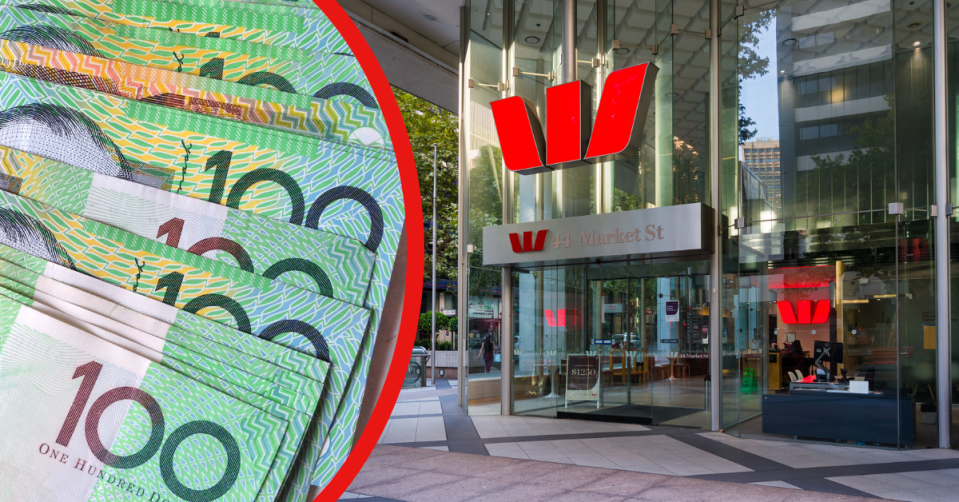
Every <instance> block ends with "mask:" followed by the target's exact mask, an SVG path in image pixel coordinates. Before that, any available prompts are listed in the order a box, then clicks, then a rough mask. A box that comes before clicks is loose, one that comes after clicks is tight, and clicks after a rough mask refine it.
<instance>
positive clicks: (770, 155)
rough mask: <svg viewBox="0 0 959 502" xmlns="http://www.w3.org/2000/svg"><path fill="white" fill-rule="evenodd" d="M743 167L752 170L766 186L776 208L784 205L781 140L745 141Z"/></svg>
mask: <svg viewBox="0 0 959 502" xmlns="http://www.w3.org/2000/svg"><path fill="white" fill-rule="evenodd" d="M740 149H741V151H742V161H743V169H744V170H747V171H751V172H752V173H753V174H755V175H756V177H757V178H759V180H761V181H762V183H763V184H764V185H765V186H766V197H767V200H768V201H769V203H770V204H772V205H773V207H775V208H777V209H778V208H781V207H782V177H781V175H782V171H781V170H780V163H779V141H774V140H759V141H750V142H747V143H743V145H742V146H741V147H740Z"/></svg>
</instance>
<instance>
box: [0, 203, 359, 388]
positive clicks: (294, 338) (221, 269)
mask: <svg viewBox="0 0 959 502" xmlns="http://www.w3.org/2000/svg"><path fill="white" fill-rule="evenodd" d="M0 242H2V243H3V244H5V245H8V246H10V247H14V248H16V249H19V250H21V251H24V252H27V253H30V254H33V255H34V256H37V257H40V258H44V259H46V260H47V261H50V262H53V263H58V264H60V265H63V266H66V267H67V268H73V269H76V270H78V271H82V272H85V273H87V274H90V275H93V276H95V277H99V278H101V279H103V280H106V281H107V282H110V283H113V284H115V285H119V286H121V287H124V288H126V289H130V290H132V291H134V292H137V291H138V290H139V291H140V292H142V293H141V294H144V295H146V296H154V297H162V298H163V301H164V303H167V304H168V305H173V306H176V307H179V308H182V309H183V310H187V311H192V312H194V313H199V312H201V311H204V310H206V309H213V312H219V311H220V310H222V311H224V312H225V315H227V316H229V318H228V319H226V320H225V321H224V324H231V323H232V324H233V325H235V326H237V327H238V328H239V329H241V330H242V331H245V332H251V333H258V334H259V336H260V337H262V338H267V339H272V340H274V341H278V342H279V343H280V344H281V345H285V346H288V347H290V348H292V349H295V350H299V351H301V352H304V353H309V354H315V355H316V357H319V358H322V359H325V360H327V361H329V362H330V364H331V366H332V367H333V368H334V371H332V372H331V373H330V374H329V376H328V377H327V382H326V383H327V386H326V389H325V393H324V399H325V400H331V401H333V402H339V400H340V397H341V396H342V389H343V387H345V385H346V382H345V380H346V378H347V377H348V376H349V375H348V374H346V375H342V377H339V375H338V373H337V371H336V368H339V367H343V368H352V366H353V363H354V360H355V358H356V354H357V353H358V351H359V345H360V342H361V340H362V336H363V333H364V331H365V329H366V326H367V324H368V320H369V313H368V311H366V310H365V309H362V308H359V307H355V306H351V305H349V304H346V303H343V302H337V301H335V300H331V299H328V298H324V297H321V296H318V295H314V294H312V293H309V292H306V291H303V290H298V289H296V288H293V287H291V286H288V285H285V284H282V283H277V282H271V281H268V280H266V279H262V278H259V277H257V276H253V275H252V274H248V273H246V272H243V271H241V270H239V269H235V268H233V267H229V266H225V265H222V264H220V263H217V262H213V261H210V260H206V259H204V258H201V257H197V256H194V255H191V254H189V253H186V252H184V251H181V250H178V249H175V248H171V247H169V246H165V245H163V244H159V243H157V242H154V241H150V240H148V239H144V238H142V237H139V236H136V235H133V234H130V233H127V232H124V231H122V230H119V229H116V228H113V227H109V226H107V225H103V224H102V223H98V222H95V221H91V220H88V219H86V218H83V217H80V216H76V215H74V214H71V213H67V212H65V211H61V210H58V209H55V208H53V207H50V206H46V205H44V204H41V203H39V202H36V201H32V200H29V199H25V198H22V197H18V196H16V195H13V194H10V193H7V192H0ZM125 274H126V277H124V275H125ZM171 277H172V278H173V280H170V278H171ZM158 289H159V291H158ZM190 289H192V290H193V291H189V290H190ZM151 290H152V293H151V292H150V291H151ZM191 297H192V298H191ZM191 304H192V306H191ZM271 304H272V305H271ZM207 312H210V311H207ZM205 315H206V316H207V317H210V318H211V319H215V318H216V315H215V314H214V313H212V312H211V313H207V314H205ZM338 377H339V378H338ZM337 379H339V380H340V381H337Z"/></svg>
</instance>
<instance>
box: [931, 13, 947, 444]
mask: <svg viewBox="0 0 959 502" xmlns="http://www.w3.org/2000/svg"><path fill="white" fill-rule="evenodd" d="M932 45H933V68H934V71H935V81H934V91H935V105H934V106H935V148H936V153H935V158H936V205H937V206H938V209H937V211H936V215H935V217H936V342H937V343H936V362H937V364H936V366H937V371H936V394H937V398H936V402H937V403H938V405H939V447H940V448H949V447H950V446H951V438H950V428H951V426H952V392H951V389H952V375H951V364H952V361H951V357H952V349H951V340H950V336H949V331H950V330H949V328H950V322H951V321H950V311H949V309H950V302H949V296H950V295H949V216H948V215H946V207H947V206H948V204H949V157H948V155H949V151H948V148H949V142H948V137H949V136H948V117H947V116H946V113H947V112H946V109H947V108H946V107H947V106H948V105H949V101H948V98H947V96H946V69H947V67H946V0H933V44H932Z"/></svg>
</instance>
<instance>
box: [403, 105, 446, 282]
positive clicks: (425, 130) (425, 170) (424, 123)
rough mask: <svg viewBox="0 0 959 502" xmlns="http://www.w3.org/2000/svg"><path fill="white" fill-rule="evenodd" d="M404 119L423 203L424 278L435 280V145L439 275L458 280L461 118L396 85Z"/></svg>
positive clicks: (437, 275) (437, 273) (437, 265)
mask: <svg viewBox="0 0 959 502" xmlns="http://www.w3.org/2000/svg"><path fill="white" fill-rule="evenodd" d="M393 91H394V92H393V93H394V95H395V96H396V102H397V103H398V104H399V105H400V112H401V113H402V115H403V122H405V123H406V131H407V133H408V134H409V136H410V143H411V145H412V146H413V158H414V159H415V161H416V171H417V174H418V175H419V182H420V192H421V194H422V202H423V220H424V222H425V226H424V228H423V230H424V236H423V237H424V248H423V249H424V250H425V255H426V256H425V262H424V269H423V273H424V276H423V279H424V281H430V280H431V279H432V252H433V246H432V244H433V235H432V227H431V219H432V217H433V144H434V143H435V144H436V145H437V168H436V173H437V177H436V181H437V186H436V199H437V201H438V202H437V205H436V220H437V231H436V277H437V279H448V280H456V272H457V271H456V254H457V222H458V217H459V207H458V200H459V194H458V190H459V188H458V183H457V180H458V177H459V119H458V117H457V116H456V115H455V114H453V113H450V112H448V111H446V110H444V109H442V108H440V107H438V106H436V105H434V104H432V103H429V102H427V101H425V100H423V99H420V98H418V97H416V96H414V95H412V94H410V93H408V92H406V91H403V90H401V89H396V88H394V90H393Z"/></svg>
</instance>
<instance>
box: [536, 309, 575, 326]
mask: <svg viewBox="0 0 959 502" xmlns="http://www.w3.org/2000/svg"><path fill="white" fill-rule="evenodd" d="M543 317H544V318H545V319H546V326H547V327H550V328H566V327H569V328H578V327H580V326H582V323H581V322H580V321H581V319H580V315H579V311H577V310H574V309H557V310H556V312H555V313H554V312H553V310H552V309H543Z"/></svg>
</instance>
